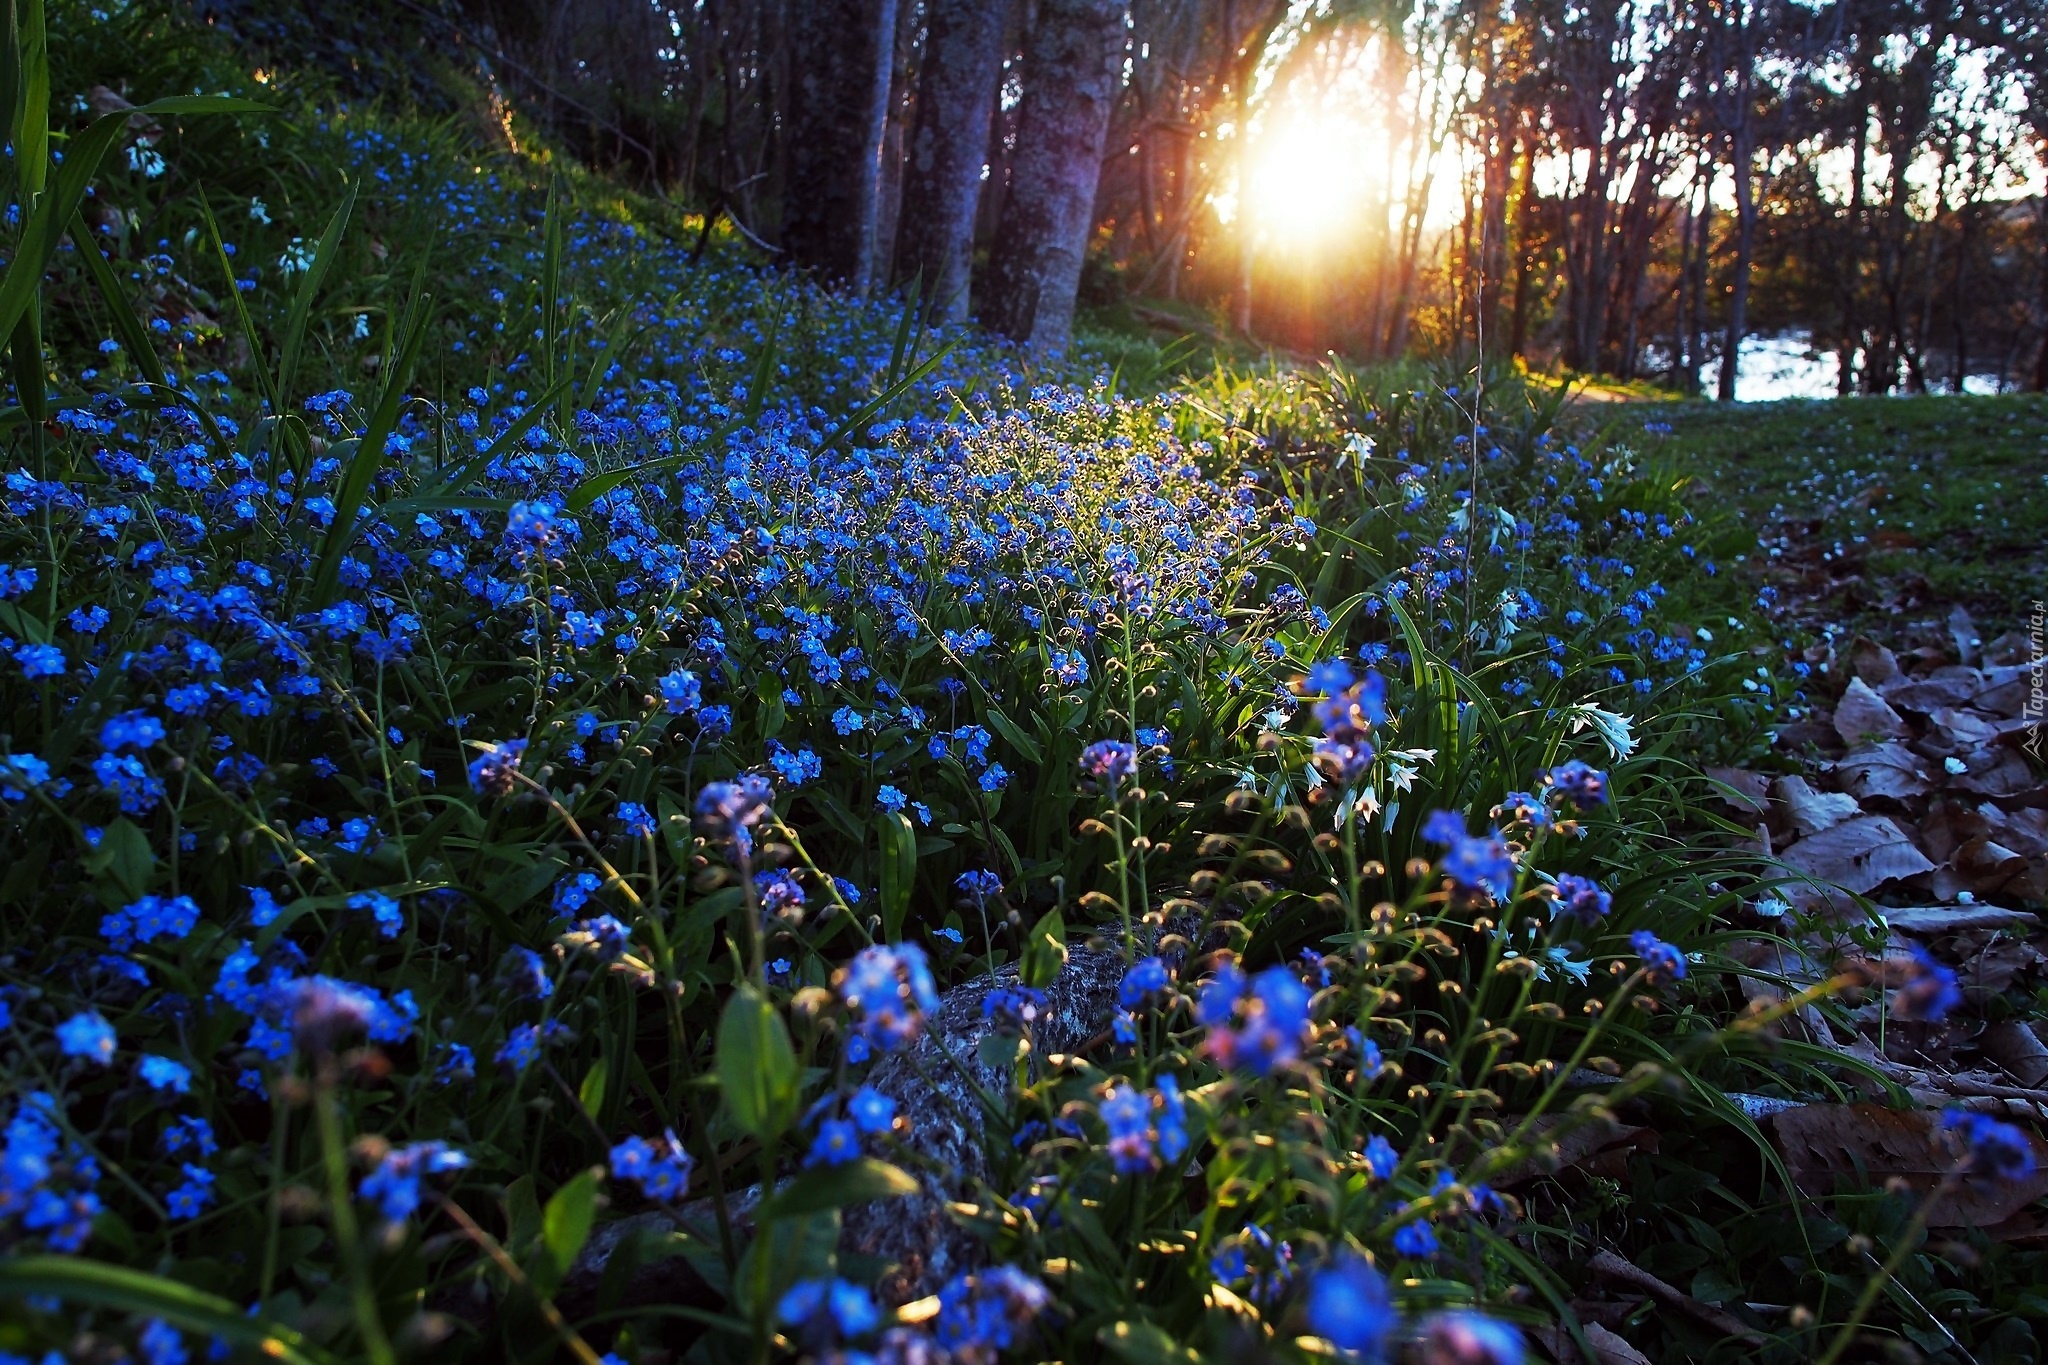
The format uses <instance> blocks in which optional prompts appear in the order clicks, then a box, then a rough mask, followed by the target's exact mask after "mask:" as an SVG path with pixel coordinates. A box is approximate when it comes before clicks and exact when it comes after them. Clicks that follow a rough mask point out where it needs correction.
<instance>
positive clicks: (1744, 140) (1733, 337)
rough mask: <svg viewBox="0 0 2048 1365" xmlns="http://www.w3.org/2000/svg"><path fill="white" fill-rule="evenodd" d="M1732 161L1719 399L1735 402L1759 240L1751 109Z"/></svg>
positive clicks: (1742, 119) (1740, 124) (1741, 120)
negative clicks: (1731, 231)
mask: <svg viewBox="0 0 2048 1365" xmlns="http://www.w3.org/2000/svg"><path fill="white" fill-rule="evenodd" d="M1732 141H1733V144H1734V145H1733V147H1732V149H1731V152H1730V156H1729V160H1730V161H1731V162H1732V163H1733V169H1734V171H1735V281H1734V286H1733V288H1731V289H1730V290H1729V291H1728V333H1727V339H1726V340H1725V341H1723V342H1722V345H1721V386H1720V398H1721V401H1722V402H1724V403H1732V402H1734V401H1735V372H1736V368H1737V366H1738V365H1739V364H1740V362H1741V359H1742V338H1743V336H1744V335H1745V334H1746V333H1747V332H1748V331H1749V258H1750V253H1751V250H1752V248H1753V246H1754V245H1755V239H1756V186H1755V185H1754V184H1753V183H1752V181H1751V179H1750V175H1751V171H1752V167H1751V165H1750V163H1751V162H1752V161H1754V160H1755V155H1754V149H1753V148H1751V146H1750V138H1749V111H1748V109H1746V108H1745V109H1744V110H1743V111H1742V112H1741V113H1740V114H1739V115H1737V117H1736V123H1735V132H1734V136H1733V138H1732Z"/></svg>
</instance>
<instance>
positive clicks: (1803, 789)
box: [1771, 777, 1861, 835]
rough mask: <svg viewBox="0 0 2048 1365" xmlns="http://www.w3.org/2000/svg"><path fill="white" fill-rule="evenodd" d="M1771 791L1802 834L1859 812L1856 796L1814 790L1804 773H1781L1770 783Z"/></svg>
mask: <svg viewBox="0 0 2048 1365" xmlns="http://www.w3.org/2000/svg"><path fill="white" fill-rule="evenodd" d="M1771 791H1772V793H1773V794H1774V795H1775V796H1776V797H1777V798H1778V800H1779V801H1780V802H1782V803H1783V804H1784V807H1785V813H1786V814H1787V815H1788V816H1790V817H1791V819H1792V828H1794V829H1796V830H1798V831H1799V832H1800V833H1801V834H1806V835H1813V834H1819V833H1820V832H1821V831H1822V830H1825V829H1832V828H1834V827H1835V826H1836V825H1839V824H1841V823H1842V822H1843V821H1844V820H1851V819H1854V818H1855V817H1856V816H1857V815H1858V814H1860V813H1861V812H1860V810H1859V808H1858V807H1857V805H1856V798H1855V797H1853V796H1845V795H1843V794H1842V793H1841V792H1817V791H1815V790H1814V789H1813V788H1812V787H1811V786H1810V785H1809V784H1808V783H1807V781H1806V779H1805V778H1803V777H1781V778H1779V779H1778V780H1777V781H1776V782H1774V783H1772V784H1771Z"/></svg>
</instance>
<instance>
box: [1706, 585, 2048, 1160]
mask: <svg viewBox="0 0 2048 1365" xmlns="http://www.w3.org/2000/svg"><path fill="white" fill-rule="evenodd" d="M1947 633H1948V640H1947V647H1946V648H1942V647H1938V646H1935V645H1932V644H1926V645H1922V646H1919V647H1917V648H1914V649H1911V650H1909V651H1907V652H1905V653H1904V654H1903V655H1901V654H1895V653H1894V652H1893V651H1892V650H1890V649H1888V648H1886V647H1885V646H1884V645H1883V644H1881V643H1879V642H1877V641H1874V640H1871V639H1868V638H1866V637H1863V636H1858V637H1856V638H1855V639H1854V640H1853V641H1851V642H1850V643H1849V644H1848V645H1847V646H1846V647H1837V646H1836V645H1835V644H1834V643H1833V642H1831V641H1824V642H1823V643H1822V644H1819V645H1816V646H1815V647H1813V648H1812V649H1810V650H1808V651H1807V655H1806V661H1807V662H1808V663H1809V664H1811V665H1812V667H1813V677H1814V684H1815V685H1814V686H1813V687H1812V688H1811V689H1810V691H1811V692H1813V693H1814V694H1817V695H1820V696H1824V697H1826V698H1828V700H1827V701H1826V702H1823V703H1820V704H1816V705H1814V706H1813V707H1812V708H1811V709H1810V710H1809V711H1807V712H1806V714H1804V715H1802V716H1800V717H1799V718H1798V720H1796V721H1795V722H1794V723H1792V724H1790V725H1787V726H1785V727H1784V728H1783V729H1781V730H1780V732H1779V735H1778V742H1779V746H1780V748H1781V749H1782V750H1784V751H1785V752H1787V753H1788V754H1790V755H1792V756H1794V757H1796V758H1798V759H1799V760H1800V761H1801V766H1802V768H1803V771H1802V772H1798V773H1792V774H1786V775H1780V776H1775V777H1774V776H1768V775H1766V774H1763V773H1758V772H1751V771H1747V770H1740V769H1727V768H1720V769H1711V770H1709V773H1708V776H1710V777H1711V778H1713V779H1714V780H1715V781H1717V782H1718V783H1720V784H1721V788H1722V796H1723V799H1724V801H1725V802H1726V803H1727V805H1728V806H1729V807H1730V808H1731V809H1732V810H1734V811H1735V812H1736V813H1737V814H1738V816H1739V817H1740V818H1741V819H1742V820H1743V821H1744V822H1745V823H1748V824H1750V825H1751V826H1752V827H1753V828H1754V829H1755V831H1756V846H1757V848H1758V849H1759V851H1761V852H1763V853H1765V854H1767V855H1769V856H1771V857H1773V858H1775V859H1776V860H1777V861H1778V862H1779V863H1780V864H1782V865H1783V866H1784V868H1785V869H1786V871H1787V874H1788V876H1787V879H1786V881H1785V882H1784V883H1783V884H1782V885H1780V886H1778V887H1777V888H1776V889H1775V891H1774V893H1773V894H1771V895H1769V896H1766V897H1762V898H1760V900H1759V907H1760V908H1761V909H1762V911H1763V919H1762V921H1761V922H1762V924H1763V926H1764V927H1765V930H1766V932H1765V933H1763V934H1760V935H1759V936H1758V937H1756V938H1755V939H1753V940H1751V941H1750V943H1749V945H1748V946H1747V948H1746V949H1738V951H1739V952H1740V955H1741V956H1742V957H1743V958H1744V960H1745V961H1746V963H1747V965H1749V966H1751V967H1754V968H1756V969H1757V970H1758V971H1759V973H1760V974H1761V975H1760V976H1759V977H1758V978H1756V979H1753V980H1749V981H1746V982H1745V983H1744V990H1745V992H1746V993H1747V994H1749V996H1750V997H1751V999H1752V1000H1753V1001H1758V1002H1763V1003H1770V1002H1773V1001H1776V1000H1779V999H1782V998H1783V997H1784V994H1785V992H1786V991H1788V990H1797V989H1800V988H1801V987H1803V986H1805V985H1809V984H1811V983H1813V982H1816V981H1820V980H1822V979H1824V978H1826V977H1828V976H1829V975H1831V974H1833V973H1836V972H1840V971H1843V970H1845V969H1847V970H1849V971H1850V972H1852V973H1853V974H1860V976H1861V979H1862V981H1863V982H1864V983H1865V984H1866V985H1867V986H1868V987H1869V988H1870V989H1867V990H1864V991H1863V992H1861V1003H1860V1005H1859V1006H1858V1007H1857V1008H1856V1009H1854V1010H1852V1011H1851V1012H1850V1014H1849V1016H1848V1017H1849V1020H1850V1022H1851V1023H1853V1025H1854V1027H1855V1032H1854V1034H1853V1036H1849V1037H1843V1036H1840V1033H1839V1027H1838V1026H1839V1022H1840V1016H1839V1015H1838V1016H1836V1022H1835V1024H1833V1025H1831V1024H1830V1022H1829V1021H1828V1020H1827V1019H1825V1018H1823V1016H1822V1013H1821V1011H1819V1010H1818V1009H1814V1008H1808V1009H1805V1010H1802V1011H1800V1012H1799V1013H1798V1014H1797V1015H1796V1016H1795V1017H1794V1018H1793V1019H1791V1020H1789V1021H1787V1023H1786V1025H1785V1027H1786V1029H1787V1031H1791V1032H1796V1033H1798V1034H1800V1035H1801V1036H1803V1037H1804V1038H1806V1039H1807V1040H1809V1041H1813V1042H1818V1043H1821V1044H1822V1045H1824V1046H1827V1047H1830V1048H1833V1049H1835V1050H1837V1051H1839V1052H1840V1053H1842V1055H1843V1056H1844V1058H1845V1059H1853V1060H1854V1061H1855V1062H1856V1063H1858V1064H1860V1065H1861V1066H1862V1067H1867V1068H1869V1069H1870V1070H1874V1071H1876V1072H1878V1073H1881V1074H1882V1075H1884V1076H1885V1077H1886V1078H1887V1079H1889V1080H1890V1081H1892V1082H1894V1083H1896V1084H1898V1085H1901V1086H1903V1087H1904V1088H1905V1089H1906V1090H1908V1091H1909V1092H1910V1093H1912V1094H1913V1095H1914V1096H1915V1097H1916V1098H1918V1099H1920V1100H1921V1101H1922V1102H1923V1103H1926V1104H1929V1105H1935V1106H1940V1105H1948V1104H1957V1103H1960V1104H1963V1105H1965V1106H1967V1107H1970V1108H1976V1109H1983V1110H1988V1111H1992V1112H1999V1113H2005V1114H2008V1115H2010V1116H2012V1117H2016V1118H2022V1119H2034V1120H2037V1121H2038V1120H2040V1119H2043V1118H2048V1040H2044V1037H2043V1034H2042V1033H2041V1032H2038V1031H2037V1030H2036V1027H2035V1026H2033V1025H2030V1024H2028V1023H2026V1022H2023V1021H2021V1020H2015V1019H2005V1020H2004V1021H2003V1022H1997V1023H1987V1019H1997V1018H1999V1017H2000V1016H2001V1015H2010V1014H2013V1013H2015V1012H2023V1010H2024V1004H2025V1000H2026V997H2028V996H2029V995H2031V994H2032V993H2033V992H2034V991H2035V990H2036V989H2038V988H2040V987H2041V986H2042V985H2043V984H2044V983H2048V934H2044V932H2043V925H2042V917H2041V912H2042V910H2043V909H2044V907H2048V765H2044V764H2043V762H2042V759H2041V754H2042V750H2043V747H2044V740H2048V730H2044V723H2043V714H2042V697H2041V691H2042V688H2043V685H2044V682H2048V660H2043V659H2042V658H2040V657H2039V656H2038V655H2037V653H2036V650H2035V648H2034V646H2033V645H2032V644H2031V643H2030V642H2029V641H2028V640H2027V639H2026V638H2025V637H2023V636H2020V635H2018V634H2010V635H2006V636H2003V637H2001V638H1999V639H1997V640H1994V641H1992V642H1990V643H1989V644H1988V645H1987V644H1984V643H1982V642H1981V641H1980V640H1979V639H1978V636H1977V632H1976V629H1975V626H1974V625H1973V623H1972V622H1971V620H1970V618H1969V615H1968V613H1966V612H1965V611H1963V610H1962V609H1961V608H1957V609H1956V610H1955V611H1954V612H1952V613H1951V614H1950V616H1949V619H1948V632H1947ZM1867 907H1874V908H1867ZM1795 924H1796V925H1798V926H1800V928H1801V930H1802V932H1801V933H1800V934H1797V935H1795V934H1793V933H1792V932H1791V929H1792V926H1794V925H1795ZM1857 930H1862V931H1865V932H1863V933H1862V934H1860V935H1859V934H1857V933H1855V932H1853V931H1857ZM1916 948H1920V949H1924V950H1927V951H1929V952H1931V953H1932V954H1933V956H1934V957H1935V958H1936V960H1938V961H1941V962H1944V963H1946V964H1947V965H1949V966H1950V967H1951V968H1952V969H1953V970H1954V971H1955V973H1956V976H1957V984H1958V986H1959V988H1960V989H1961V992H1962V996H1963V1001H1964V1008H1962V1009H1960V1010H1957V1011H1955V1012H1954V1013H1953V1014H1951V1015H1950V1016H1949V1018H1948V1019H1946V1020H1944V1021H1943V1022H1941V1023H1939V1024H1936V1023H1918V1022H1907V1021H1902V1020H1899V1019H1897V1018H1896V1017H1894V1016H1893V1015H1892V1014H1891V1013H1890V1012H1889V1010H1888V1005H1887V1001H1886V999H1885V987H1887V986H1889V985H1896V984H1898V983H1899V982H1900V981H1901V980H1903V979H1904V977H1905V975H1906V973H1907V972H1908V971H1909V970H1911V964H1912V962H1913V960H1914V958H1913V954H1914V951H1915V949H1916ZM1999 1000H2004V1001H2007V1002H2009V1003H2010V1005H2018V1006H2020V1007H2021V1009H2020V1011H2015V1010H2014V1009H2013V1008H2010V1007H2008V1006H1994V1002H1995V1001H1999ZM1866 1088H1867V1089H1869V1090H1871V1091H1872V1092H1873V1093H1874V1092H1875V1090H1876V1087H1875V1086H1874V1085H1870V1086H1867V1087H1866ZM1812 1150H1817V1149H1812ZM1829 1150H1833V1151H1835V1152H1836V1154H1837V1157H1838V1158H1839V1159H1840V1161H1842V1162H1847V1161H1848V1160H1849V1156H1848V1154H1847V1153H1846V1151H1845V1149H1841V1148H1839V1147H1837V1148H1832V1149H1829ZM1809 1154H1811V1151H1810V1152H1809ZM1857 1155H1858V1158H1859V1159H1863V1160H1864V1164H1865V1165H1866V1166H1868V1167H1869V1168H1870V1169H1876V1166H1877V1164H1879V1163H1876V1162H1875V1160H1874V1154H1873V1153H1871V1152H1867V1151H1865V1152H1859V1153H1858V1154H1857ZM1787 1159H1788V1163H1790V1162H1791V1153H1790V1152H1789V1151H1788V1153H1787ZM1815 1159H1816V1160H1818V1159H1819V1158H1817V1157H1816V1158H1815Z"/></svg>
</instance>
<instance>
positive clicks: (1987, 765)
mask: <svg viewBox="0 0 2048 1365" xmlns="http://www.w3.org/2000/svg"><path fill="white" fill-rule="evenodd" d="M1958 757H1959V758H1961V760H1962V762H1963V765H1964V768H1965V769H1966V771H1964V772H1962V773H1960V774H1958V775H1956V776H1954V777H1951V778H1950V779H1949V786H1951V787H1953V788H1955V789H1956V790H1957V791H1966V792H1975V793H1977V794H1978V795H1979V796H1999V797H2011V796H2020V795H2023V794H2025V793H2027V792H2031V791H2033V790H2034V789H2035V788H2036V787H2037V786H2039V785H2040V783H2039V782H2038V781H2037V780H2036V779H2035V777H2034V774H2033V770H2032V769H2030V768H2028V767H2027V761H2026V760H2025V759H2024V758H2021V757H2020V756H2019V755H2018V754H2017V753H2015V752H2014V751H2013V750H2011V749H2008V748H2007V747H2005V746H2004V745H2003V744H1985V745H1980V746H1978V747H1977V748H1975V749H1971V750H1969V751H1968V752H1966V753H1963V754H1960V755H1958Z"/></svg>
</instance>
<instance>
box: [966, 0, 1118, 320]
mask: <svg viewBox="0 0 2048 1365" xmlns="http://www.w3.org/2000/svg"><path fill="white" fill-rule="evenodd" d="M1123 51H1124V4H1123V0H1043V3H1042V4H1041V5H1040V7H1039V12H1038V24H1037V27H1036V29H1035V30H1034V31H1033V33H1032V35H1031V45H1030V51H1029V54H1028V56H1027V58H1026V66H1025V85H1024V102H1023V104H1022V106H1021V107H1020V109H1019V111H1018V128H1017V154H1016V159H1015V161H1014V162H1013V164H1012V166H1011V169H1010V193H1009V197H1008V201H1007V202H1006V203H1005V204H1004V207H1003V217H1002V223H1001V225H1000V226H998V227H997V229H996V239H995V246H994V249H993V251H992V252H991V253H990V258H989V281H988V297H987V301H986V303H985V304H984V305H983V309H982V321H983V322H985V323H986V324H988V326H989V327H990V328H992V329H993V330H995V331H997V332H1000V333H1002V334H1003V335H1004V336H1007V337H1011V338H1013V339H1015V340H1017V341H1021V342H1023V343H1025V344H1026V345H1027V346H1028V347H1030V349H1031V350H1032V351H1034V352H1036V353H1037V354H1039V355H1041V356H1045V357H1053V356H1058V355H1061V354H1063V353H1064V352H1065V351H1066V349H1067V342H1068V341H1069V339H1070V338H1071V337H1072V334H1073V329H1074V299H1075V296H1076V294H1077V293H1078V292H1079V290H1080V286H1081V263H1082V260H1083V258H1084V257H1085V256H1086V254H1087V251H1088V236H1089V232H1090V230H1091V229H1092V228H1093V227H1094V225H1095V186H1096V182H1097V180H1099V179H1100V177H1101V174H1102V146H1103V140H1104V138H1105V136H1106V135H1107V134H1108V132H1109V115H1110V111H1111V110H1112V109H1113V108H1114V107H1115V105H1116V101H1117V95H1118V93H1119V92H1118V73H1119V67H1120V65H1121V59H1122V57H1123Z"/></svg>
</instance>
